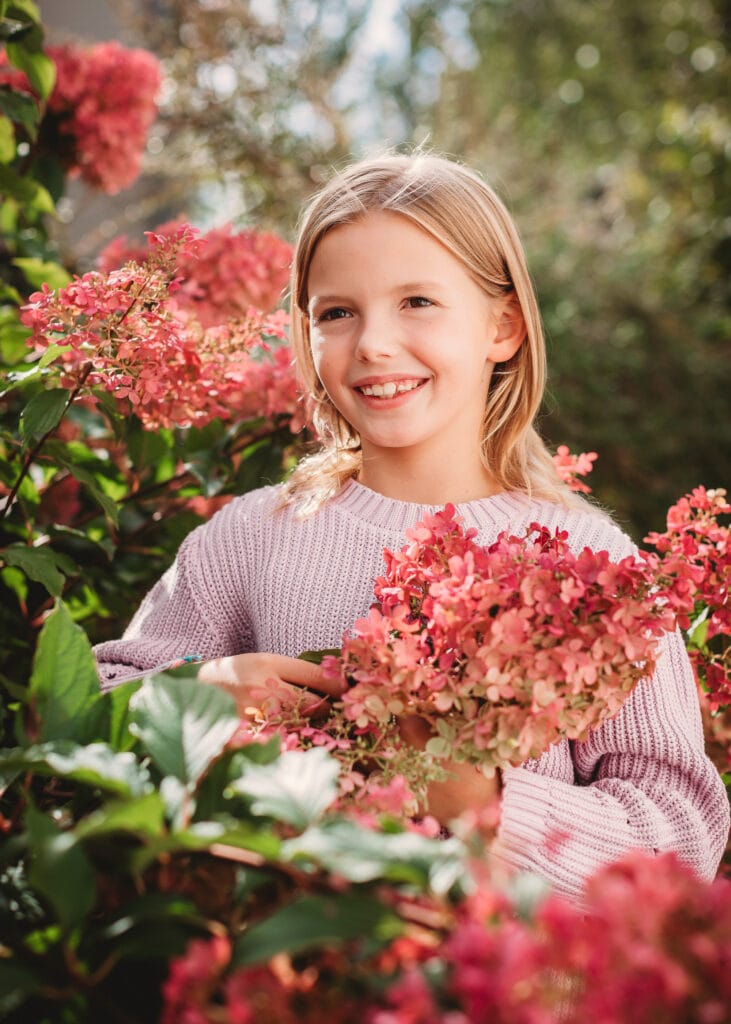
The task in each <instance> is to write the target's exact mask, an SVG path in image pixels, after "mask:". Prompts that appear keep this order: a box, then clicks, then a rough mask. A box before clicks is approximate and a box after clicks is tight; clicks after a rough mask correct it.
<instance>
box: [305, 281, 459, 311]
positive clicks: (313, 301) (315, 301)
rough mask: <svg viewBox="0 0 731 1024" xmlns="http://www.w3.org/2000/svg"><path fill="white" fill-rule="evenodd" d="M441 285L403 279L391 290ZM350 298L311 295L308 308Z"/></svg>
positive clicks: (413, 290)
mask: <svg viewBox="0 0 731 1024" xmlns="http://www.w3.org/2000/svg"><path fill="white" fill-rule="evenodd" d="M440 287H441V285H440V284H439V282H438V281H404V282H403V283H402V284H397V285H396V286H395V288H392V289H391V291H392V292H394V293H395V292H431V291H434V290H435V289H438V288H440ZM350 301H351V300H350V298H349V297H348V296H346V295H313V296H312V297H311V298H310V300H309V302H308V304H307V305H308V308H309V309H312V308H313V306H316V305H320V304H321V303H323V304H326V305H328V304H330V303H338V302H350Z"/></svg>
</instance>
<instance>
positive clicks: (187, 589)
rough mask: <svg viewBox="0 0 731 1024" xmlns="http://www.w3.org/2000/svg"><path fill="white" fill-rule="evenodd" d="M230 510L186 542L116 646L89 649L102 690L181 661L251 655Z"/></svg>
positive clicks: (113, 643) (241, 569) (241, 571)
mask: <svg viewBox="0 0 731 1024" xmlns="http://www.w3.org/2000/svg"><path fill="white" fill-rule="evenodd" d="M234 504H235V503H232V505H229V506H227V507H226V508H225V509H223V510H222V511H221V512H219V513H217V515H216V516H214V517H213V519H211V520H210V521H209V522H208V523H206V524H204V525H203V526H199V527H198V528H197V529H195V530H194V531H193V532H192V533H190V534H189V535H188V537H186V539H185V541H184V542H183V544H182V545H181V547H180V549H179V551H178V555H177V557H176V559H175V562H174V563H173V564H172V565H171V566H170V568H169V569H168V571H167V572H166V573H165V575H164V576H163V577H162V578H161V579H160V580H159V581H158V582H157V583H156V584H155V586H154V587H153V588H152V590H151V591H150V592H149V593H148V594H147V595H146V597H145V598H144V600H143V601H142V604H141V605H140V607H139V608H138V610H137V612H136V613H135V615H134V617H133V619H132V621H131V622H130V624H129V627H128V628H127V630H126V632H125V633H124V636H123V637H122V638H121V640H110V641H107V642H105V643H101V644H98V645H97V646H96V647H95V648H94V654H95V656H96V659H97V668H98V671H99V677H100V680H101V688H102V690H103V691H107V690H110V689H113V688H114V687H115V686H119V685H120V684H121V683H124V682H127V681H128V680H130V679H134V678H137V677H138V676H140V675H142V674H143V673H147V672H153V671H155V670H162V669H163V668H164V667H165V666H167V665H169V664H170V662H173V661H175V660H177V659H179V658H182V657H185V656H186V655H200V656H201V658H202V659H204V660H207V659H209V658H220V657H225V656H226V655H231V654H241V653H245V652H246V651H250V650H252V649H253V644H252V637H251V630H250V627H249V624H248V620H247V616H246V610H245V607H244V600H243V595H244V594H245V592H246V582H245V565H243V564H241V565H240V564H238V563H239V562H241V561H242V559H241V558H238V557H237V552H238V547H239V546H238V545H237V540H236V532H237V527H238V526H240V525H241V524H240V523H238V522H237V518H236V510H235V508H234V507H233V505H234Z"/></svg>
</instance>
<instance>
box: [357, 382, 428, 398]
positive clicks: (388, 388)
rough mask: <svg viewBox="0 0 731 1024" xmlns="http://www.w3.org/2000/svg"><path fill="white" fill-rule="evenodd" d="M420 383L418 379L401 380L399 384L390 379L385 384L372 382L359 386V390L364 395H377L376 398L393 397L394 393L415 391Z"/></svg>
mask: <svg viewBox="0 0 731 1024" xmlns="http://www.w3.org/2000/svg"><path fill="white" fill-rule="evenodd" d="M419 384H420V381H418V380H405V381H399V382H398V384H397V383H396V381H394V380H389V381H387V382H386V383H385V384H371V385H369V386H368V387H362V388H359V390H360V391H361V392H362V393H363V394H364V395H369V396H373V395H375V397H376V398H393V396H394V395H396V394H399V395H400V394H402V392H404V391H413V390H414V388H418V386H419Z"/></svg>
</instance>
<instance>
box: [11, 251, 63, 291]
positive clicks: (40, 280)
mask: <svg viewBox="0 0 731 1024" xmlns="http://www.w3.org/2000/svg"><path fill="white" fill-rule="evenodd" d="M13 264H14V265H15V266H16V267H18V269H19V270H22V271H23V276H24V277H25V279H26V281H27V282H28V284H30V285H31V286H32V287H33V288H42V287H43V285H44V284H47V285H48V287H49V288H51V289H53V290H54V291H56V290H57V289H58V288H65V287H66V285H67V284H68V283H69V282H70V281H71V275H70V274H69V273H68V271H66V270H64V268H63V267H62V266H61V265H60V264H59V263H55V262H53V261H52V260H39V259H36V258H35V257H33V256H17V257H16V258H15V259H14V260H13Z"/></svg>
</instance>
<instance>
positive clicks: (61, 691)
mask: <svg viewBox="0 0 731 1024" xmlns="http://www.w3.org/2000/svg"><path fill="white" fill-rule="evenodd" d="M29 693H30V696H31V697H32V699H33V701H34V704H35V708H36V712H37V715H38V717H39V719H40V724H39V735H38V737H37V739H38V740H40V741H41V742H42V741H44V740H55V739H72V740H76V741H77V742H78V743H90V742H92V741H93V740H95V739H96V738H97V731H98V728H99V725H100V723H101V721H102V715H103V711H102V705H101V699H102V698H101V693H100V691H99V677H98V675H97V671H96V663H95V661H94V655H93V654H92V650H91V645H90V643H89V640H88V638H87V636H86V633H84V631H83V629H81V627H80V626H77V625H76V623H75V622H74V621H73V620H72V618H71V616H70V615H69V612H68V609H67V608H66V607H65V605H64V604H63V602H61V601H59V602H57V604H56V608H55V610H54V611H53V612H52V614H51V615H49V617H48V618H47V619H46V621H45V623H44V625H43V629H42V630H41V635H40V637H39V640H38V648H37V650H36V654H35V658H34V661H33V672H32V675H31V679H30V688H29Z"/></svg>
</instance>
